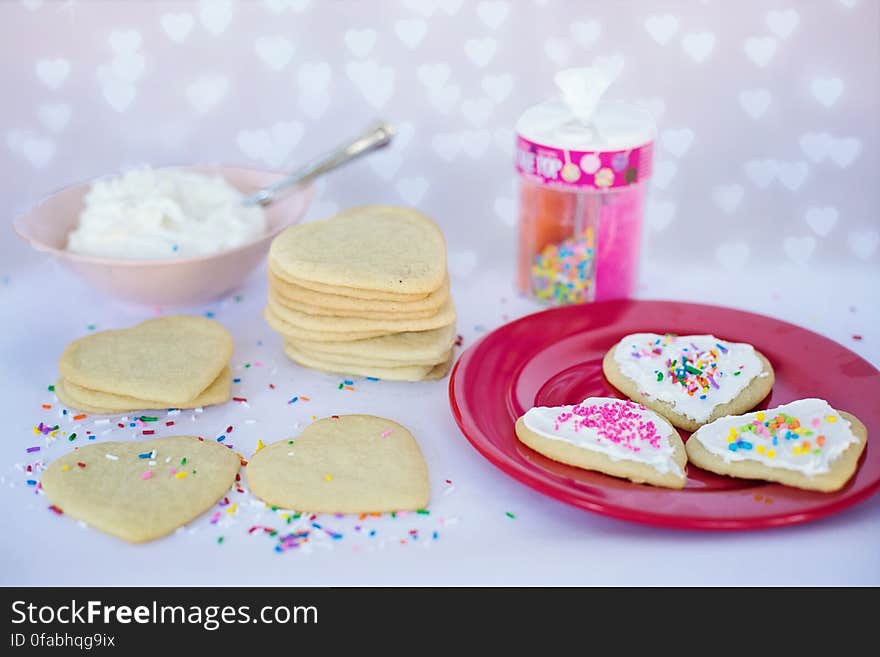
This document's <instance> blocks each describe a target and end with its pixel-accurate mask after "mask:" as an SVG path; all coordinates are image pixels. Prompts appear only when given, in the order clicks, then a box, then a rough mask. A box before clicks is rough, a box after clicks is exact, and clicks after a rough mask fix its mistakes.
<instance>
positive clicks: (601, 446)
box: [516, 397, 687, 488]
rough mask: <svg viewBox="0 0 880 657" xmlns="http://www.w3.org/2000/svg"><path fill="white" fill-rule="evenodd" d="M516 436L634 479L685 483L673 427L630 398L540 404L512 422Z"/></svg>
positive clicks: (559, 457) (564, 459) (582, 464)
mask: <svg viewBox="0 0 880 657" xmlns="http://www.w3.org/2000/svg"><path fill="white" fill-rule="evenodd" d="M516 436H517V438H519V440H520V441H521V442H522V443H524V444H526V445H528V446H529V447H531V448H532V449H534V450H535V451H536V452H539V453H541V454H543V455H544V456H546V457H548V458H551V459H553V460H554V461H559V462H561V463H567V464H568V465H573V466H575V467H578V468H583V469H585V470H595V471H597V472H604V473H605V474H609V475H612V476H614V477H622V478H624V479H629V480H630V481H634V482H636V483H645V484H651V485H653V486H663V487H666V488H684V485H685V482H686V481H687V477H686V476H685V464H686V463H687V456H686V455H685V449H684V444H683V443H682V441H681V437H680V436H679V435H678V432H677V431H676V430H675V428H674V427H673V426H672V425H671V424H669V422H667V421H666V420H665V419H664V418H663V417H661V416H660V415H658V414H657V413H655V412H653V411H651V410H649V409H647V408H645V407H644V406H642V405H641V404H636V403H635V402H633V401H629V400H622V399H614V398H611V397H589V398H587V399H585V400H584V401H582V402H581V403H580V404H575V405H574V406H554V407H546V406H539V407H535V408H531V409H529V410H528V411H527V412H526V413H525V415H523V416H522V417H520V418H519V419H518V420H517V422H516Z"/></svg>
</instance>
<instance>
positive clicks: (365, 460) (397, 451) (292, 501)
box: [246, 415, 429, 513]
mask: <svg viewBox="0 0 880 657" xmlns="http://www.w3.org/2000/svg"><path fill="white" fill-rule="evenodd" d="M246 472H247V482H248V486H249V487H250V489H251V492H252V493H253V494H254V495H256V496H257V497H259V498H260V499H262V500H264V501H266V502H268V503H269V504H271V505H273V506H278V507H282V508H285V509H295V510H297V511H309V512H316V513H381V512H386V511H405V510H416V509H421V508H424V507H425V506H426V505H427V504H428V495H429V486H428V468H427V466H426V465H425V461H424V459H423V458H422V452H421V450H420V449H419V445H418V443H417V442H416V440H415V438H413V436H412V434H411V433H410V432H409V431H408V430H407V429H406V428H405V427H403V426H401V425H400V424H398V423H397V422H393V421H391V420H386V419H384V418H381V417H374V416H372V415H340V416H338V417H333V418H324V419H322V420H318V421H317V422H315V423H313V424H311V425H309V426H308V427H306V429H305V430H304V431H303V432H302V433H301V434H300V435H299V436H298V437H296V438H294V439H292V440H280V441H278V442H276V443H273V444H271V445H269V446H268V447H265V448H264V449H262V450H260V451H258V452H257V453H256V454H254V455H253V456H252V457H251V458H250V459H249V460H248V465H247V468H246Z"/></svg>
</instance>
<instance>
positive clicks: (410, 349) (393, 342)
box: [289, 324, 456, 364]
mask: <svg viewBox="0 0 880 657" xmlns="http://www.w3.org/2000/svg"><path fill="white" fill-rule="evenodd" d="M455 337H456V334H455V325H454V324H450V325H449V326H443V327H441V328H438V329H432V330H430V331H411V332H407V333H394V334H392V335H382V336H379V337H376V338H367V339H364V340H354V341H351V342H314V341H309V340H300V339H293V340H289V342H291V343H292V344H295V345H297V346H299V347H301V348H302V349H304V350H305V351H308V352H314V353H316V354H327V355H333V356H344V357H349V356H351V357H354V358H373V359H385V360H389V361H396V362H400V363H401V364H407V363H416V362H420V361H424V362H437V360H439V357H441V356H442V355H443V354H445V353H447V352H448V351H449V350H450V349H452V346H453V345H454V344H455Z"/></svg>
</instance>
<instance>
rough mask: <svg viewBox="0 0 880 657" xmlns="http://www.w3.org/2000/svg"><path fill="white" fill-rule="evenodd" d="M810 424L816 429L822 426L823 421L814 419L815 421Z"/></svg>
mask: <svg viewBox="0 0 880 657" xmlns="http://www.w3.org/2000/svg"><path fill="white" fill-rule="evenodd" d="M810 424H812V425H813V426H814V427H818V426H819V425H820V424H822V420H820V419H819V418H817V417H814V418H813V421H812V422H811V423H810Z"/></svg>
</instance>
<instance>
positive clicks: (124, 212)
mask: <svg viewBox="0 0 880 657" xmlns="http://www.w3.org/2000/svg"><path fill="white" fill-rule="evenodd" d="M242 198H243V194H242V193H241V192H240V191H239V190H237V189H236V188H235V187H233V186H232V185H230V184H229V183H228V182H226V181H225V180H224V179H223V178H220V177H219V176H208V175H205V174H201V173H196V172H193V171H187V170H183V169H174V168H168V169H151V168H149V167H144V168H140V169H135V170H132V171H129V172H127V173H125V174H123V175H121V176H114V177H112V178H106V179H102V180H98V181H96V182H95V183H94V184H93V185H92V186H91V188H90V189H89V191H88V192H87V193H86V195H85V198H84V202H85V208H84V209H83V211H82V213H81V214H80V217H79V224H78V226H77V227H76V228H75V229H74V230H73V231H72V232H71V233H70V235H69V236H68V241H67V250H68V251H71V252H73V253H79V254H82V255H91V256H101V257H106V258H119V259H126V260H129V259H132V260H135V259H139V260H155V259H165V258H185V257H191V256H199V255H207V254H211V253H217V252H219V251H224V250H227V249H230V248H233V247H236V246H241V245H242V244H246V243H248V242H251V241H252V240H254V239H256V238H258V237H260V236H261V235H263V234H265V232H266V227H267V221H266V216H265V213H264V212H263V209H262V208H261V207H258V206H255V207H246V206H244V205H242V202H241V201H242Z"/></svg>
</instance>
